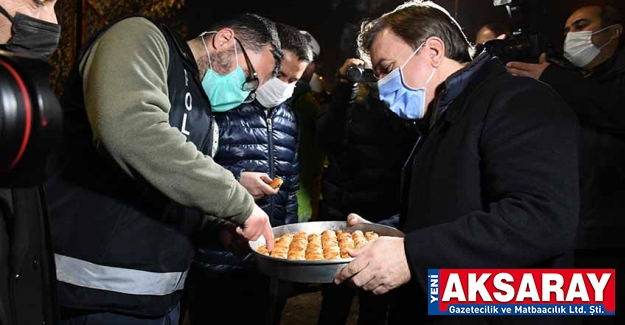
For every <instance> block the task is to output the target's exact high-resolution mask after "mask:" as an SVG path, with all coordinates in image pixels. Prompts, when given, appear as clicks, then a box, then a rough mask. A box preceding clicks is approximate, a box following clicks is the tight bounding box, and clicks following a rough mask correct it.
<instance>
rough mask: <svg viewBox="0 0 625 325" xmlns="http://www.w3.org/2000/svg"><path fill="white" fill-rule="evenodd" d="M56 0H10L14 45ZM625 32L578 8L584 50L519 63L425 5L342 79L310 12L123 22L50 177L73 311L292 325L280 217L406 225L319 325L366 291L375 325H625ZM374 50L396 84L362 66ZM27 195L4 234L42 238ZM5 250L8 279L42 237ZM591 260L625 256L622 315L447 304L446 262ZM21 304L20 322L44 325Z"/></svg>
mask: <svg viewBox="0 0 625 325" xmlns="http://www.w3.org/2000/svg"><path fill="white" fill-rule="evenodd" d="M54 4H55V1H54V0H52V1H48V0H35V1H32V0H0V14H2V16H0V20H1V21H0V43H2V44H4V45H2V48H3V49H4V50H6V51H10V52H18V53H22V54H26V55H31V56H33V57H36V58H39V59H46V58H48V57H49V55H50V54H52V53H53V52H54V50H55V48H56V46H57V45H58V41H59V33H60V28H59V26H58V24H57V22H56V16H55V14H54ZM33 26H35V27H36V28H39V29H38V31H37V32H33V30H32V29H31V28H33ZM624 26H625V23H624V21H623V16H622V14H621V13H620V12H619V11H618V10H617V9H616V8H614V7H612V6H608V5H605V6H584V7H582V8H579V9H578V10H576V11H575V12H573V13H572V14H571V16H570V17H569V18H568V20H567V21H566V22H565V24H564V33H565V35H566V39H565V41H564V44H563V46H562V53H563V57H561V58H551V57H548V56H547V55H546V54H543V55H541V56H540V57H539V58H536V61H535V62H515V61H513V62H506V63H502V62H501V60H499V58H498V57H497V56H496V55H494V54H493V53H490V52H489V51H488V50H487V49H488V47H487V46H485V44H488V42H489V41H493V40H505V39H509V38H511V37H514V36H513V34H512V32H511V28H510V27H508V26H506V25H505V24H503V23H498V22H493V23H491V24H488V25H485V26H484V27H483V28H482V29H481V30H480V31H479V32H478V33H477V35H476V39H475V40H474V41H470V40H469V39H468V38H467V36H466V35H465V34H464V32H463V28H462V27H461V26H460V25H459V24H458V23H457V22H456V20H455V19H454V18H453V17H452V16H451V15H450V14H449V13H448V12H447V11H446V10H445V9H444V8H443V7H441V6H439V5H437V4H435V3H434V2H431V1H421V0H414V1H409V2H406V3H404V4H402V5H400V6H398V7H397V8H396V9H395V10H393V11H391V12H389V13H386V14H384V15H382V16H381V17H378V18H375V19H370V20H367V21H364V22H363V23H362V28H361V31H360V33H359V34H358V39H357V40H356V41H357V44H358V50H359V55H358V56H357V57H356V56H355V57H354V58H349V59H347V60H346V61H345V62H344V63H343V64H342V65H341V67H340V68H339V69H338V71H337V75H336V86H335V88H334V89H333V90H332V91H331V92H329V93H328V92H326V91H325V90H324V89H322V88H321V87H320V86H319V79H318V78H319V77H318V76H317V75H316V73H315V71H316V68H317V65H318V64H319V61H320V53H321V47H320V45H319V43H318V42H317V40H315V38H314V37H313V36H312V35H311V34H310V33H308V32H306V31H303V30H300V29H298V28H297V26H290V25H286V24H283V23H279V22H273V21H271V20H269V19H267V18H265V17H262V16H259V15H256V14H251V13H246V14H240V15H237V16H234V17H230V18H227V19H224V20H221V21H217V22H212V23H209V24H207V26H206V31H205V32H203V33H201V34H200V35H198V36H196V37H193V38H190V39H183V38H182V37H181V36H180V35H178V34H177V33H176V32H175V31H174V30H172V29H171V28H169V27H168V26H166V25H163V24H159V23H157V22H153V21H151V20H149V19H147V18H144V17H130V18H125V19H122V20H120V21H117V22H114V23H111V24H110V25H109V26H107V27H106V28H104V29H103V30H101V31H99V32H98V33H96V34H95V35H92V37H91V38H90V39H89V40H88V41H87V42H86V44H85V45H84V47H83V49H82V51H81V54H80V57H79V58H78V59H77V62H76V64H75V66H74V69H73V70H72V72H71V74H70V76H69V78H68V80H67V83H66V87H65V90H64V92H63V96H62V97H61V98H60V103H61V107H62V110H63V119H64V121H63V124H64V127H63V136H62V142H61V145H60V146H59V147H58V148H57V150H55V152H54V153H53V154H52V156H51V159H50V161H52V162H54V165H53V166H52V167H51V166H46V168H47V169H49V170H50V173H49V175H47V177H46V178H45V179H42V180H41V184H40V185H39V188H41V189H42V190H44V191H45V195H46V203H47V206H46V207H45V208H46V209H47V212H48V213H49V222H50V227H51V232H50V234H49V235H50V236H51V246H52V248H53V250H54V253H53V256H51V257H50V258H51V259H53V260H54V267H55V269H56V275H55V276H56V279H57V282H56V284H55V285H54V290H55V291H58V308H59V316H58V318H59V321H60V323H61V324H67V325H70V324H87V325H90V324H154V325H156V324H178V323H179V322H180V321H181V318H182V315H185V314H187V315H189V317H188V320H189V322H190V324H191V325H195V324H207V323H212V322H215V320H216V319H218V318H222V319H223V317H227V319H228V320H229V322H232V323H235V324H247V323H252V322H261V323H262V322H266V323H272V324H279V322H280V315H281V313H282V310H283V308H284V306H285V304H286V300H287V299H288V297H290V296H292V295H294V294H297V292H299V290H300V289H301V287H300V286H299V285H298V284H294V283H287V282H281V283H280V291H279V293H278V296H277V297H276V299H277V304H274V303H272V304H270V303H269V299H268V298H267V297H269V291H270V290H269V283H270V279H269V278H268V277H267V276H265V275H263V274H261V273H259V271H258V270H257V269H256V268H255V264H254V260H253V254H250V252H249V246H248V244H247V242H248V241H249V240H256V239H258V238H260V236H263V237H264V238H265V239H266V241H267V249H268V250H271V249H272V248H273V242H274V241H273V239H274V238H273V233H272V227H276V226H281V225H285V224H292V223H297V222H306V221H315V220H322V221H347V222H348V224H349V225H355V224H357V223H371V222H373V223H380V224H384V225H388V226H392V227H395V228H398V229H400V230H402V231H403V232H404V233H405V234H406V236H405V237H404V238H398V237H381V238H380V239H378V240H377V241H375V242H373V243H370V244H368V245H366V246H365V247H362V248H360V249H358V250H354V251H350V255H351V256H352V257H354V259H353V261H351V262H350V263H349V264H348V265H347V266H346V267H345V268H343V269H342V270H341V271H339V272H338V273H337V274H336V276H335V281H334V283H331V284H324V285H323V286H322V289H321V291H322V299H323V301H322V306H321V310H320V313H319V321H318V322H319V324H320V325H323V324H345V323H346V321H347V317H348V315H349V312H350V308H351V305H352V300H353V299H354V297H356V296H357V297H358V299H359V303H360V312H359V315H358V324H362V325H364V324H415V323H418V324H420V323H424V324H491V323H493V324H560V323H561V324H577V323H578V322H583V323H588V324H603V323H605V324H620V323H619V321H620V322H622V316H621V315H620V314H621V313H620V311H625V307H624V305H623V301H625V296H623V295H624V294H625V286H624V284H625V281H619V280H618V278H620V276H622V275H623V267H624V266H625V241H624V240H622V238H621V233H622V232H623V231H624V230H625V219H624V218H623V215H625V108H624V107H623V102H625V51H624V50H623V44H624V39H623V27H624ZM352 67H361V68H367V69H371V70H372V72H373V74H374V75H375V80H367V81H363V82H353V81H351V80H350V78H349V77H348V75H347V71H348V69H350V68H352ZM276 178H280V179H281V180H282V185H281V187H278V188H276V187H272V186H270V184H271V183H272V181H274V180H275V179H276ZM15 187H20V186H15ZM22 191H23V189H22ZM38 193H39V192H38ZM41 193H43V191H42V192H41ZM0 195H1V196H0V197H2V198H3V200H5V201H7V202H17V201H15V200H14V199H13V198H12V197H13V196H16V195H17V197H19V195H24V193H23V192H19V191H17V189H11V188H6V189H1V190H0ZM16 207H17V205H16ZM14 210H15V209H13V208H12V207H11V205H10V204H9V205H8V207H7V208H5V207H4V206H3V207H2V209H0V212H1V213H2V217H3V218H2V221H4V222H3V223H2V225H5V226H3V227H2V228H1V229H2V230H3V234H2V236H1V237H2V238H3V242H2V243H5V242H6V241H5V239H6V240H9V239H11V238H12V237H14V234H16V233H24V232H25V231H32V227H31V229H30V230H27V229H26V228H24V229H19V228H11V226H10V225H12V223H10V222H9V221H7V220H9V219H10V218H12V217H11V215H18V212H19V211H14ZM25 217H27V216H24V218H25ZM7 225H9V226H7ZM16 226H17V224H16ZM40 230H41V229H39V231H40ZM31 236H33V237H37V236H46V234H41V233H31ZM1 247H8V248H7V249H4V248H3V251H2V254H0V255H1V256H2V258H3V260H2V261H1V262H0V263H1V264H2V267H3V268H2V275H3V278H2V281H3V286H0V288H4V287H5V285H6V284H7V283H8V281H12V280H10V279H11V278H12V277H15V275H17V277H19V272H18V271H17V270H18V269H19V267H20V265H21V264H19V263H16V260H15V257H13V256H15V255H16V254H17V255H24V251H23V248H22V247H21V246H20V245H2V246H1ZM20 249H22V250H20ZM41 254H46V252H45V251H41V252H35V253H34V255H33V256H35V257H32V258H34V259H35V261H36V259H37V258H41V257H40V256H41ZM5 257H6V258H5ZM30 258H31V257H30V256H28V257H27V259H30ZM18 260H19V259H18ZM20 263H21V262H20ZM5 265H6V267H5ZM572 267H576V268H607V269H616V274H617V275H616V276H617V281H616V283H617V289H616V293H617V299H616V301H617V307H616V310H617V311H616V314H617V315H616V316H615V317H602V318H601V319H597V318H592V319H586V318H582V319H577V318H572V317H560V316H549V317H544V316H532V317H520V318H519V317H517V318H514V317H510V318H506V317H487V316H483V317H482V316H477V317H471V318H458V317H436V318H434V317H430V316H428V312H427V296H426V295H425V291H424V288H427V283H426V280H427V272H428V269H439V268H454V269H458V268H471V269H478V268H572ZM40 272H43V271H40ZM33 276H34V277H37V276H39V277H41V274H35V275H33ZM12 286H13V284H11V285H8V287H12ZM31 289H32V288H31ZM34 290H41V288H34ZM0 303H1V304H0V307H1V308H0V321H1V322H2V323H3V324H4V323H6V324H9V323H13V324H22V323H21V322H19V320H20V319H22V318H20V317H21V316H20V315H18V314H17V312H16V311H15V310H17V309H16V308H15V307H11V306H12V304H11V302H10V297H5V296H4V295H3V296H2V300H1V301H0ZM54 303H57V302H56V301H55V302H54ZM54 308H56V307H54ZM7 310H8V311H7ZM7 315H8V316H7ZM222 315H224V316H222ZM225 315H227V316H225ZM11 319H13V320H14V321H13V322H11V321H9V320H11ZM619 319H621V320H619Z"/></svg>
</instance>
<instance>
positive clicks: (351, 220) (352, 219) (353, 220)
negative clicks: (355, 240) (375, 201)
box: [347, 213, 371, 227]
mask: <svg viewBox="0 0 625 325" xmlns="http://www.w3.org/2000/svg"><path fill="white" fill-rule="evenodd" d="M359 223H371V221H369V220H367V219H365V218H363V217H361V216H359V215H357V214H355V213H350V214H349V215H348V216H347V226H348V227H352V226H355V225H357V224H359Z"/></svg>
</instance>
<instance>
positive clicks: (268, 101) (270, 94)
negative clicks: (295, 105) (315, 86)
mask: <svg viewBox="0 0 625 325" xmlns="http://www.w3.org/2000/svg"><path fill="white" fill-rule="evenodd" d="M294 90H295V83H294V82H293V83H290V84H288V83H286V82H284V81H282V80H280V79H278V78H271V79H270V80H269V81H267V82H266V83H264V84H263V85H262V86H260V88H258V90H256V99H257V100H258V102H259V103H260V104H261V105H263V107H265V108H274V107H276V106H278V105H280V104H282V103H284V102H285V101H286V100H287V99H289V98H291V96H293V91H294Z"/></svg>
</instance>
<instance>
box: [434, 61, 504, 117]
mask: <svg viewBox="0 0 625 325" xmlns="http://www.w3.org/2000/svg"><path fill="white" fill-rule="evenodd" d="M493 59H494V58H493V56H492V55H490V54H488V53H487V52H483V53H482V54H480V55H479V56H478V57H477V58H475V59H474V60H473V61H472V62H470V63H469V64H467V65H466V66H465V67H464V68H462V69H460V70H458V71H456V72H455V73H453V74H452V75H451V76H449V77H448V78H447V79H446V80H445V82H443V83H442V84H441V85H440V86H439V87H438V88H437V90H436V92H437V96H436V97H435V98H434V100H433V101H432V104H431V105H432V106H431V107H430V110H431V111H432V114H431V116H430V117H429V119H430V120H429V126H430V128H432V127H433V126H434V124H435V123H436V122H437V121H438V120H439V119H440V118H441V117H442V116H446V117H445V119H446V120H447V121H449V122H452V123H453V122H455V121H457V120H458V119H459V118H460V117H461V116H462V113H463V112H464V109H465V105H458V104H455V103H465V102H466V100H459V99H461V97H462V98H464V97H467V96H468V94H469V93H470V91H469V90H470V89H473V88H475V87H476V86H477V85H481V84H482V83H483V82H484V81H483V80H484V79H483V78H476V76H477V75H478V74H482V73H483V72H484V70H485V69H483V68H485V67H489V66H491V64H487V63H489V62H491V61H493ZM495 61H496V62H498V61H497V60H495ZM499 66H500V69H503V67H501V64H499ZM488 70H490V69H488ZM503 70H504V71H505V69H503ZM474 80H475V81H480V80H482V82H479V84H478V82H473V81H474ZM454 104H455V105H454ZM447 111H449V112H447ZM445 112H447V114H445Z"/></svg>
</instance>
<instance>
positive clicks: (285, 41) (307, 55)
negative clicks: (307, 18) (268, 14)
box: [276, 23, 313, 62]
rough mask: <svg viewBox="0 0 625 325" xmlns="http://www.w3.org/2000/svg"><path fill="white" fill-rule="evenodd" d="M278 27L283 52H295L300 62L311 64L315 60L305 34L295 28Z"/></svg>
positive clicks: (282, 25)
mask: <svg viewBox="0 0 625 325" xmlns="http://www.w3.org/2000/svg"><path fill="white" fill-rule="evenodd" d="M276 27H277V29H278V37H279V38H280V43H281V44H282V50H289V51H291V52H293V54H295V56H297V59H298V60H299V61H307V62H311V61H312V60H313V51H312V47H311V45H310V41H309V39H308V38H307V37H306V36H304V34H302V33H300V31H299V30H298V29H297V28H295V27H293V26H289V25H285V24H280V23H277V24H276Z"/></svg>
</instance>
